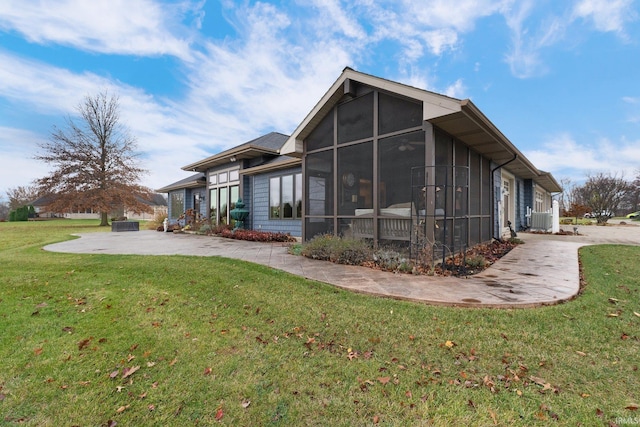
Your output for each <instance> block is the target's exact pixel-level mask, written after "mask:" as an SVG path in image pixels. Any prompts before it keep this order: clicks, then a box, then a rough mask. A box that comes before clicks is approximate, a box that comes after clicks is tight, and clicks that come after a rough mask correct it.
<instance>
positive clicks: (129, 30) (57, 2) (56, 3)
mask: <svg viewBox="0 0 640 427" xmlns="http://www.w3.org/2000/svg"><path fill="white" fill-rule="evenodd" d="M198 8H199V6H198V5H194V6H192V5H191V4H190V3H189V2H187V1H182V2H178V3H174V4H173V5H166V4H162V5H160V4H158V3H157V2H155V1H154V0H136V1H128V0H91V1H85V0H43V1H38V2H35V1H27V2H25V1H22V0H4V1H2V2H0V29H4V30H14V31H17V32H19V33H21V34H22V35H23V36H24V37H25V38H26V39H27V40H29V41H31V42H34V43H40V44H49V43H56V44H61V45H65V46H71V47H74V48H77V49H81V50H85V51H89V52H99V53H110V54H114V53H115V54H127V55H142V56H147V55H173V56H176V57H179V58H181V59H183V60H186V59H188V58H189V37H190V36H189V35H188V29H187V28H186V27H183V26H182V24H181V23H180V20H181V19H183V18H184V17H185V16H186V15H189V14H191V13H193V14H195V15H196V18H195V19H194V20H195V26H196V27H197V26H198V22H199V18H198V17H197V16H199V15H198V13H199V12H198ZM174 33H183V36H176V35H174Z"/></svg>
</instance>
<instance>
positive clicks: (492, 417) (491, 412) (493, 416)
mask: <svg viewBox="0 0 640 427" xmlns="http://www.w3.org/2000/svg"><path fill="white" fill-rule="evenodd" d="M489 415H491V419H492V420H493V425H494V426H497V425H498V419H497V418H496V413H495V412H493V411H492V410H491V409H489Z"/></svg>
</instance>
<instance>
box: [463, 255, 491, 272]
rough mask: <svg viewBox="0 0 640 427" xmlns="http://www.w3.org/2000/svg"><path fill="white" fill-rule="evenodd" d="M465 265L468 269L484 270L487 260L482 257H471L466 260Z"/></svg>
mask: <svg viewBox="0 0 640 427" xmlns="http://www.w3.org/2000/svg"><path fill="white" fill-rule="evenodd" d="M466 265H467V267H469V268H474V269H475V268H479V269H482V270H484V269H485V268H486V267H487V260H486V259H485V258H484V256H481V255H473V256H470V257H469V258H467V259H466Z"/></svg>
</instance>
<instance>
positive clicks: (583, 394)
mask: <svg viewBox="0 0 640 427" xmlns="http://www.w3.org/2000/svg"><path fill="white" fill-rule="evenodd" d="M589 396H591V395H590V394H588V393H582V394H581V395H580V397H584V398H587V397H589Z"/></svg>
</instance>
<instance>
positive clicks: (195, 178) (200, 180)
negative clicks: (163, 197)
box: [156, 172, 207, 193]
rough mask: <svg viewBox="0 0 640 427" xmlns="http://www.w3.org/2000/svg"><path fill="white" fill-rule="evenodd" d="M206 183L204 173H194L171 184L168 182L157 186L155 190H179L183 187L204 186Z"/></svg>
mask: <svg viewBox="0 0 640 427" xmlns="http://www.w3.org/2000/svg"><path fill="white" fill-rule="evenodd" d="M205 185H207V178H206V177H205V176H204V173H202V172H200V173H196V174H194V175H191V176H188V177H186V178H184V179H181V180H180V181H176V182H174V183H173V184H169V185H167V186H164V187H162V188H158V189H157V190H156V191H157V192H158V193H168V192H169V191H172V190H181V189H184V188H197V187H204V186H205Z"/></svg>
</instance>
